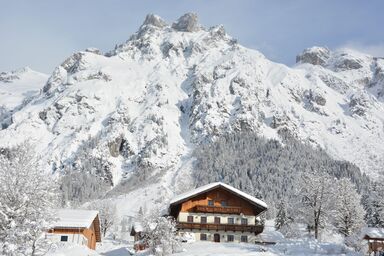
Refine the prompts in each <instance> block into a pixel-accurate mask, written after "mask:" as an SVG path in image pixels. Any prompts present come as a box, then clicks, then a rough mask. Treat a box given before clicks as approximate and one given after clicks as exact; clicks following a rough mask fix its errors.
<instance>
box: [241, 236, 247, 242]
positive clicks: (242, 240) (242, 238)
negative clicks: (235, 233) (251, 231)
mask: <svg viewBox="0 0 384 256" xmlns="http://www.w3.org/2000/svg"><path fill="white" fill-rule="evenodd" d="M240 241H241V242H242V243H248V237H247V236H241V240H240Z"/></svg>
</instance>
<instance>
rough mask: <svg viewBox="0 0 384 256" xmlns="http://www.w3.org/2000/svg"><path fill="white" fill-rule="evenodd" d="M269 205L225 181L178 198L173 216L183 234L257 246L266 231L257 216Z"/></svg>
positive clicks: (174, 205) (172, 205) (176, 198)
mask: <svg viewBox="0 0 384 256" xmlns="http://www.w3.org/2000/svg"><path fill="white" fill-rule="evenodd" d="M267 208H268V206H267V204H266V203H264V202H263V201H261V200H260V199H257V198H255V197H253V196H250V195H248V194H246V193H244V192H242V191H240V190H238V189H236V188H234V187H231V186H229V185H227V184H224V183H222V182H216V183H211V184H208V185H205V186H202V187H199V188H197V189H194V190H192V191H189V192H186V193H184V194H182V195H180V196H177V197H175V198H174V199H173V200H172V201H171V203H170V214H171V215H172V216H173V217H174V218H175V219H176V221H177V227H178V230H179V233H180V234H181V235H183V234H185V233H193V234H194V236H195V240H203V241H213V242H244V243H254V242H255V240H256V235H257V234H259V233H261V232H262V231H263V229H264V226H263V224H262V223H261V222H260V218H259V217H258V216H259V215H260V214H261V213H262V212H264V211H266V210H267Z"/></svg>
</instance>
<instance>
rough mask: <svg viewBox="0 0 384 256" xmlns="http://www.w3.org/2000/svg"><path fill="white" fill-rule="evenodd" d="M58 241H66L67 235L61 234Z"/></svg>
mask: <svg viewBox="0 0 384 256" xmlns="http://www.w3.org/2000/svg"><path fill="white" fill-rule="evenodd" d="M60 241H61V242H68V236H61V237H60Z"/></svg>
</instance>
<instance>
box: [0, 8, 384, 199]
mask: <svg viewBox="0 0 384 256" xmlns="http://www.w3.org/2000/svg"><path fill="white" fill-rule="evenodd" d="M297 61H298V63H297V64H296V65H295V66H294V67H287V66H285V65H283V64H279V63H274V62H272V61H269V60H268V59H267V58H266V57H265V56H264V55H262V54H261V53H260V52H258V51H256V50H251V49H247V48H245V47H243V46H241V45H240V44H238V42H237V41H236V40H235V39H233V38H232V37H230V36H229V35H227V33H226V32H225V29H224V27H223V26H221V25H220V26H215V27H211V28H209V29H206V28H204V27H203V26H201V25H200V24H199V23H198V20H197V16H196V15H195V14H185V15H183V16H182V17H181V18H179V19H178V20H177V21H176V22H174V23H172V24H167V23H166V22H165V21H164V20H162V19H161V18H160V17H159V16H156V15H148V16H147V17H146V19H145V21H144V23H143V25H142V26H141V27H140V29H139V30H138V31H137V32H136V33H135V34H134V35H132V36H131V37H130V39H129V40H127V41H126V42H125V43H122V44H120V45H117V46H116V48H115V49H114V50H112V51H110V52H107V53H106V54H104V55H103V54H102V53H101V51H99V50H97V49H95V48H89V49H87V50H85V51H80V52H77V53H74V54H73V55H71V56H70V57H69V58H67V59H66V60H65V61H64V62H63V63H62V64H61V65H59V66H58V67H56V68H55V70H54V71H53V73H52V75H51V76H50V77H49V78H48V80H47V82H46V83H45V85H43V86H42V87H41V91H40V92H39V94H38V95H35V96H34V98H33V100H31V101H30V102H28V103H27V104H25V105H23V106H22V107H21V108H20V109H18V110H17V111H15V112H13V113H12V114H11V116H12V118H11V120H12V121H8V124H7V125H6V127H5V126H4V127H5V128H4V129H2V130H1V131H0V144H1V145H12V144H15V143H18V142H21V141H23V140H25V139H27V138H28V139H30V140H31V141H32V143H33V144H34V145H35V146H36V150H37V151H38V152H39V153H40V154H41V155H42V163H43V166H44V169H45V170H46V171H48V172H53V173H69V172H71V171H84V172H87V173H90V174H91V175H94V176H96V177H101V179H102V180H103V181H104V182H105V183H106V184H107V185H108V186H110V187H116V185H118V184H120V183H121V182H122V181H124V182H123V184H130V185H132V186H133V184H132V183H134V182H136V181H137V180H133V182H131V183H129V182H128V183H125V182H127V181H129V180H130V179H132V177H134V175H135V174H137V173H139V174H140V175H139V176H140V177H139V178H138V180H139V181H141V182H143V183H145V184H146V185H147V186H157V187H158V189H159V190H162V191H163V192H159V193H160V194H163V196H164V197H169V195H172V194H173V193H174V192H176V191H178V190H183V189H185V186H186V184H187V183H188V182H187V181H185V177H189V175H190V173H191V172H193V157H192V156H191V151H192V150H193V148H194V147H195V145H198V144H200V143H206V142H209V141H213V140H215V138H217V137H219V136H221V135H223V134H226V133H233V132H239V131H251V132H254V133H257V134H259V135H260V136H264V137H266V138H275V139H279V138H280V135H281V134H282V133H285V132H289V133H290V134H292V135H293V136H294V137H296V138H297V139H299V140H302V141H306V142H309V143H311V144H312V145H313V146H319V147H321V148H323V149H324V150H325V151H327V152H328V153H329V154H330V155H331V156H332V157H334V158H336V159H343V160H347V161H350V162H352V163H354V164H356V165H357V166H359V168H360V169H361V170H362V171H363V172H364V173H366V174H369V175H370V176H372V177H374V176H376V175H378V173H379V172H380V171H382V167H381V166H383V164H384V159H383V158H382V157H381V156H383V155H384V148H383V147H382V144H383V142H384V129H383V126H384V117H383V115H382V113H383V110H384V104H383V93H384V71H383V70H384V61H383V60H382V59H380V58H374V57H371V56H369V55H366V54H361V53H356V52H354V51H349V50H339V51H330V50H329V49H326V48H322V47H315V48H310V49H306V50H304V52H303V53H301V54H299V55H298V57H297ZM1 87H2V84H1V83H0V88H1ZM0 116H1V115H0ZM4 120H5V119H4ZM7 120H9V118H8V119H7ZM0 121H2V119H0ZM2 122H3V121H2ZM187 180H188V179H187ZM137 184H138V183H136V185H137ZM127 186H128V185H127ZM139 187H140V186H139ZM139 187H138V188H137V189H139ZM127 190H129V189H127ZM129 191H130V190H129ZM122 193H123V192H122Z"/></svg>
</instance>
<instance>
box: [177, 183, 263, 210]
mask: <svg viewBox="0 0 384 256" xmlns="http://www.w3.org/2000/svg"><path fill="white" fill-rule="evenodd" d="M208 201H213V205H209V203H208ZM223 202H225V203H224V204H225V206H223V205H222V203H223ZM180 211H182V212H208V213H213V212H217V213H235V214H240V213H242V214H244V215H258V214H260V213H261V212H262V211H263V209H261V208H259V207H255V206H254V205H252V204H251V203H250V202H248V201H246V200H245V199H242V198H240V197H239V196H238V195H235V194H233V193H231V192H229V191H227V190H226V189H224V188H222V187H218V188H216V189H213V190H211V191H207V192H206V193H203V194H201V195H197V196H196V197H192V198H190V199H188V200H187V201H185V202H183V203H182V204H181V209H180Z"/></svg>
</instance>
